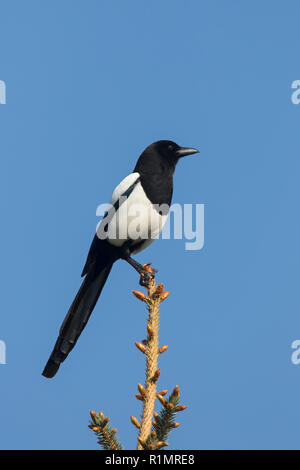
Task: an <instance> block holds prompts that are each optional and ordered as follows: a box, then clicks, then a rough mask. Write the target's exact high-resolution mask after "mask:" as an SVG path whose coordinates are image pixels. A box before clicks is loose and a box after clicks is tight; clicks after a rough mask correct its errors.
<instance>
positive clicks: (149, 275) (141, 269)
mask: <svg viewBox="0 0 300 470" xmlns="http://www.w3.org/2000/svg"><path fill="white" fill-rule="evenodd" d="M130 254H131V253H130V250H129V248H128V247H124V249H123V250H122V252H121V258H122V259H124V260H125V261H127V263H128V264H130V265H131V266H132V267H133V268H134V269H135V270H136V271H137V272H138V273H139V275H140V276H141V280H140V284H141V285H142V286H147V285H148V284H149V282H150V280H151V279H153V277H154V273H155V272H156V270H155V269H153V268H150V269H149V270H148V269H146V266H149V265H142V264H140V263H138V262H137V261H136V260H135V259H133V258H131V256H130Z"/></svg>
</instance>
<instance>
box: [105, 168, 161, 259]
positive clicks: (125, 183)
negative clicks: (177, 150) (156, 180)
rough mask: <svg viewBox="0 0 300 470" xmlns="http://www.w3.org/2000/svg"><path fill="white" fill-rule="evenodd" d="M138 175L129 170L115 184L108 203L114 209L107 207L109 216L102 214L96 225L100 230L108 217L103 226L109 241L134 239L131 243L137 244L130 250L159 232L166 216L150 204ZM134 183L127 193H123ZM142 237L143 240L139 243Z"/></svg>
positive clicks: (119, 244) (139, 249) (118, 245)
mask: <svg viewBox="0 0 300 470" xmlns="http://www.w3.org/2000/svg"><path fill="white" fill-rule="evenodd" d="M139 177H140V175H139V173H131V174H130V175H128V176H126V178H124V179H123V180H122V181H121V183H120V184H119V185H118V186H117V187H116V188H115V190H114V192H113V194H112V197H111V201H110V203H111V205H113V206H115V208H116V209H117V210H115V209H111V210H112V211H113V215H112V212H111V211H109V217H104V218H103V220H102V221H101V223H100V225H99V230H100V231H102V233H103V229H104V225H106V224H107V221H108V220H109V222H108V226H107V230H106V236H107V240H108V241H109V243H111V244H112V245H114V246H117V247H121V246H122V245H123V244H124V243H125V242H127V241H128V240H133V244H134V245H135V244H137V245H138V246H137V249H136V250H133V253H139V252H140V251H142V250H144V249H145V248H146V247H147V246H149V245H150V244H151V243H152V242H153V241H154V240H155V239H156V238H157V237H158V236H159V234H160V232H161V231H162V229H163V226H164V224H165V222H166V220H167V215H160V214H159V213H158V211H157V210H156V209H155V208H154V207H153V204H152V203H151V201H150V200H149V199H148V197H147V196H146V194H145V191H144V189H143V187H142V185H141V183H140V181H138V179H139ZM135 183H136V185H135V186H134V187H133V189H132V191H131V192H130V194H129V196H128V197H126V195H125V196H124V194H125V193H126V191H128V190H129V188H130V187H131V186H132V185H134V184H135ZM111 215H112V216H111ZM97 233H98V231H97ZM98 236H99V235H98ZM142 240H144V242H143V243H142V244H141V243H140V242H141V241H142Z"/></svg>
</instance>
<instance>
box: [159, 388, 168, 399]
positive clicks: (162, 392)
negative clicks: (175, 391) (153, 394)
mask: <svg viewBox="0 0 300 470" xmlns="http://www.w3.org/2000/svg"><path fill="white" fill-rule="evenodd" d="M158 393H159V394H160V395H161V396H162V397H164V396H165V395H167V393H168V390H167V389H165V390H161V391H160V392H158Z"/></svg>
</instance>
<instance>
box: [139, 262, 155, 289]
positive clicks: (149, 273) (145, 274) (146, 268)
mask: <svg viewBox="0 0 300 470" xmlns="http://www.w3.org/2000/svg"><path fill="white" fill-rule="evenodd" d="M155 273H157V269H154V268H151V266H150V263H148V264H144V265H143V270H142V271H141V272H140V276H141V278H140V285H141V286H143V287H147V286H148V285H149V283H150V282H151V281H152V279H154V277H155Z"/></svg>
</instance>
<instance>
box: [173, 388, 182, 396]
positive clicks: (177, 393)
mask: <svg viewBox="0 0 300 470" xmlns="http://www.w3.org/2000/svg"><path fill="white" fill-rule="evenodd" d="M172 395H173V397H179V396H180V393H179V387H178V385H176V387H174V390H173V392H172Z"/></svg>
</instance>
